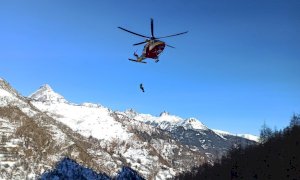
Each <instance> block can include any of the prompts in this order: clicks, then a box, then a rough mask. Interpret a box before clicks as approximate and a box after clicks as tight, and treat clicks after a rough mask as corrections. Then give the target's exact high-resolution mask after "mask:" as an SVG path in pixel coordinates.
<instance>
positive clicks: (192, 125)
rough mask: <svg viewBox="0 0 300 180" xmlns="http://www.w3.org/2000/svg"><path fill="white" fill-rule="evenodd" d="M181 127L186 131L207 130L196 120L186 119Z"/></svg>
mask: <svg viewBox="0 0 300 180" xmlns="http://www.w3.org/2000/svg"><path fill="white" fill-rule="evenodd" d="M181 125H182V126H183V127H185V128H187V129H195V130H207V129H208V128H207V127H206V126H205V125H204V124H203V123H202V122H200V121H199V120H198V119H196V118H188V119H186V120H184V121H183V122H182V124H181Z"/></svg>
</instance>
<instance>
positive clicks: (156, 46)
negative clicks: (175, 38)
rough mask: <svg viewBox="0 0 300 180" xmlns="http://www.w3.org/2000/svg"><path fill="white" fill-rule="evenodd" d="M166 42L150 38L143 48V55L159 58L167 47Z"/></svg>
mask: <svg viewBox="0 0 300 180" xmlns="http://www.w3.org/2000/svg"><path fill="white" fill-rule="evenodd" d="M165 46H166V44H165V42H163V41H159V40H150V41H149V42H148V43H147V44H146V45H145V46H144V50H143V56H144V57H146V58H151V59H158V57H159V55H160V53H162V52H163V50H164V49H165Z"/></svg>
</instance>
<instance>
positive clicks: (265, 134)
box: [259, 122, 273, 143]
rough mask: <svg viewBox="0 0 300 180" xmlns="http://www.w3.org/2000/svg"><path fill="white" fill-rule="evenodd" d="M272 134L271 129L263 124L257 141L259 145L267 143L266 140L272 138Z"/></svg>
mask: <svg viewBox="0 0 300 180" xmlns="http://www.w3.org/2000/svg"><path fill="white" fill-rule="evenodd" d="M272 134H273V133H272V129H271V128H269V127H268V126H267V125H266V122H264V124H263V125H262V127H261V130H260V135H259V141H260V142H261V143H265V142H267V141H268V139H269V138H270V137H272Z"/></svg>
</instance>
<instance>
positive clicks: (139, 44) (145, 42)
mask: <svg viewBox="0 0 300 180" xmlns="http://www.w3.org/2000/svg"><path fill="white" fill-rule="evenodd" d="M144 43H146V41H143V42H140V43H135V44H133V45H134V46H136V45H140V44H144Z"/></svg>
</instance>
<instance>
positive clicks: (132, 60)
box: [128, 59, 147, 64]
mask: <svg viewBox="0 0 300 180" xmlns="http://www.w3.org/2000/svg"><path fill="white" fill-rule="evenodd" d="M128 60H129V61H133V62H138V63H144V64H146V63H147V62H145V61H137V60H135V59H128Z"/></svg>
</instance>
